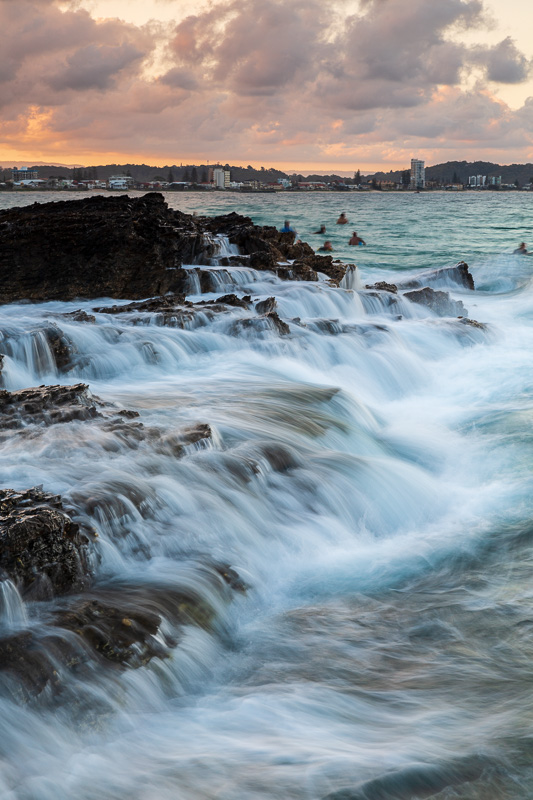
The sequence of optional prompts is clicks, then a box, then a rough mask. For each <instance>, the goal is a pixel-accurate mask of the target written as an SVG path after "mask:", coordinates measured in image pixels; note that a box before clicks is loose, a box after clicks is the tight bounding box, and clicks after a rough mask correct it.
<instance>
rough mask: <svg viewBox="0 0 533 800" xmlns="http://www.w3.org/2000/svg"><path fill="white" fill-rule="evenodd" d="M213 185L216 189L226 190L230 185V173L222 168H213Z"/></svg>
mask: <svg viewBox="0 0 533 800" xmlns="http://www.w3.org/2000/svg"><path fill="white" fill-rule="evenodd" d="M213 183H214V184H215V186H216V187H217V189H227V188H228V187H229V184H230V171H229V169H224V168H223V167H214V168H213Z"/></svg>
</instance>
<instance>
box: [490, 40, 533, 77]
mask: <svg viewBox="0 0 533 800" xmlns="http://www.w3.org/2000/svg"><path fill="white" fill-rule="evenodd" d="M485 62H486V68H487V78H488V80H489V81H494V82H496V83H521V82H522V81H525V80H527V78H528V77H529V75H530V72H531V62H530V61H528V59H527V58H526V57H525V56H524V55H523V53H521V52H520V51H519V50H518V48H517V47H516V45H515V43H514V42H513V40H512V39H511V37H509V36H508V37H507V38H506V39H503V41H501V42H500V43H499V44H497V45H495V46H494V47H491V48H490V49H488V50H487V51H486V54H485Z"/></svg>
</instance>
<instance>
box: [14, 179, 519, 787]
mask: <svg viewBox="0 0 533 800" xmlns="http://www.w3.org/2000/svg"><path fill="white" fill-rule="evenodd" d="M64 197H65V196H64V195H60V196H58V197H57V199H64ZM70 197H71V196H69V199H70ZM36 199H38V200H41V199H42V200H43V201H48V200H50V199H55V198H51V197H50V196H49V195H42V196H41V195H24V196H22V197H20V196H17V197H16V198H15V197H13V196H11V195H9V196H8V195H6V196H0V207H2V205H3V206H4V207H5V205H6V204H13V203H15V201H16V203H17V204H22V203H23V202H24V203H30V202H34V201H35V200H36ZM168 201H169V203H170V204H171V205H172V206H173V207H176V208H179V209H181V210H183V211H187V212H197V213H198V214H208V215H212V214H216V213H227V212H229V211H233V210H234V211H237V212H239V213H245V214H248V215H249V216H251V217H252V219H253V221H254V222H256V223H258V224H274V225H277V226H281V224H282V223H283V220H284V219H285V218H289V219H290V220H291V223H292V224H293V226H294V227H295V228H296V229H297V230H298V232H299V234H300V236H301V238H302V239H304V240H307V241H309V242H310V243H311V244H312V245H313V246H318V245H319V243H320V242H321V241H322V240H323V238H324V237H318V236H314V235H312V234H310V232H312V231H314V230H316V229H318V227H319V225H320V224H325V225H326V226H327V228H328V231H327V238H329V239H330V240H331V241H332V242H333V244H334V246H335V248H336V254H337V255H338V256H339V258H341V259H342V260H344V261H346V262H349V263H357V265H358V269H359V274H360V283H361V286H362V287H364V286H365V285H366V284H369V283H374V282H375V281H376V280H387V281H389V282H394V281H400V280H406V279H408V278H412V277H414V276H415V275H418V274H419V273H420V272H421V271H423V270H426V269H431V270H434V269H440V268H442V267H446V266H449V265H451V264H453V263H455V262H456V261H458V260H464V261H466V262H467V263H468V264H469V265H470V267H471V271H472V274H473V276H474V280H475V283H476V290H475V291H474V292H471V291H469V290H466V289H464V288H462V287H459V286H456V285H455V286H454V285H449V284H448V283H447V282H446V281H445V280H444V279H442V278H439V276H437V277H434V276H433V277H431V278H430V279H429V280H431V281H433V283H432V285H433V286H434V288H435V289H442V290H445V291H449V292H450V294H451V296H452V297H453V298H454V299H456V300H461V301H462V302H463V303H464V305H465V306H466V309H467V313H468V316H469V317H470V318H471V319H475V320H477V321H479V322H480V323H483V324H484V327H477V326H470V325H465V324H463V323H462V322H461V321H460V320H458V319H457V318H456V317H453V316H452V317H437V316H435V315H434V314H433V313H432V312H431V311H430V310H428V309H426V308H424V307H420V306H415V305H414V304H413V303H410V302H409V301H408V300H405V299H401V300H400V301H399V303H400V304H399V305H395V304H393V305H391V304H390V302H389V300H390V296H389V295H387V294H386V293H385V294H381V295H380V294H379V293H378V294H377V296H376V293H372V292H371V291H368V290H365V289H364V288H361V289H358V290H348V289H342V288H334V287H331V286H329V285H328V284H327V283H325V282H320V283H317V284H304V283H298V282H282V281H279V280H278V279H277V278H276V277H275V276H273V275H268V274H261V273H254V271H253V270H246V269H244V268H243V269H235V270H233V271H232V270H229V271H227V272H220V271H217V269H216V265H213V268H214V271H215V272H216V273H217V276H218V278H217V280H218V286H219V291H218V294H223V293H224V292H226V291H232V292H236V293H237V294H251V295H252V296H253V297H254V299H264V298H266V297H269V296H275V297H276V300H277V307H278V313H279V315H280V317H281V318H282V319H283V320H285V321H286V323H287V324H288V325H289V328H290V333H289V335H287V336H283V337H280V336H279V335H278V332H277V331H276V330H274V329H270V328H268V327H262V328H261V327H251V328H250V327H246V326H242V327H240V326H239V321H240V320H242V319H244V318H246V316H247V313H248V312H245V311H244V310H243V309H238V308H237V309H233V310H231V311H229V312H228V314H225V315H220V316H219V317H217V318H216V319H214V320H205V319H204V320H200V321H195V322H194V324H191V325H190V326H189V327H188V328H186V329H183V330H182V329H180V328H175V327H168V326H165V325H162V324H161V320H160V319H158V318H157V316H156V315H150V314H144V315H139V314H138V313H137V314H130V315H126V316H113V315H110V314H106V313H97V314H96V323H95V324H94V325H87V324H84V323H79V322H74V321H72V320H69V319H66V318H65V317H61V316H60V315H61V314H63V313H65V312H67V311H71V310H73V309H75V308H83V309H85V310H87V311H90V312H91V313H94V312H93V309H94V307H95V306H98V305H102V303H100V302H99V301H81V302H78V303H47V304H41V305H35V306H29V305H19V306H15V305H12V306H3V307H1V308H0V332H1V336H2V339H1V342H0V344H1V347H0V352H3V353H4V354H5V356H4V371H3V380H4V385H5V387H6V388H8V389H18V388H22V387H25V386H33V385H39V384H42V383H59V382H61V383H66V382H68V383H76V382H78V381H83V382H85V383H88V384H89V386H90V389H91V391H92V392H93V393H94V394H96V395H98V396H99V397H101V398H103V399H104V400H105V401H107V402H110V403H111V402H112V403H116V404H118V405H119V406H123V407H125V408H128V409H135V410H137V411H138V412H139V414H140V421H141V422H142V423H143V424H144V425H145V427H146V429H148V430H156V431H159V432H160V433H161V435H162V436H170V437H171V436H172V435H174V434H176V433H177V432H179V431H180V430H182V429H183V427H186V426H187V425H191V424H196V423H198V422H201V423H208V424H209V425H210V426H211V428H212V430H213V438H212V440H211V442H210V443H208V445H207V446H205V447H202V448H191V449H190V450H188V451H187V452H186V453H185V455H184V456H183V457H181V458H177V457H176V456H175V454H172V453H171V452H169V451H168V449H167V450H165V449H162V448H161V447H159V446H156V445H155V444H154V442H158V441H159V440H158V439H157V438H156V437H155V436H154V435H152V436H151V437H147V438H146V440H142V439H141V440H140V443H139V444H137V445H135V446H132V444H131V441H128V439H127V437H125V436H124V435H123V434H122V433H114V432H112V431H109V430H105V429H103V428H102V426H100V425H99V423H98V422H97V421H95V422H92V421H85V422H79V421H73V422H70V423H68V424H64V425H52V426H48V427H38V426H33V427H31V428H30V429H27V430H26V431H24V432H23V433H20V434H19V433H13V435H11V436H9V437H7V438H3V439H1V440H0V483H1V485H2V486H7V487H11V488H16V489H23V488H28V487H29V486H34V485H39V484H42V485H43V486H44V488H45V489H46V490H48V491H53V492H58V493H61V494H62V495H63V496H64V497H65V499H66V501H67V502H68V503H69V504H70V506H72V507H74V508H75V509H76V510H77V511H78V513H79V515H80V517H81V518H82V519H84V520H85V521H87V522H89V523H90V524H91V525H93V526H94V527H95V528H96V529H97V531H98V533H99V543H98V545H97V546H96V552H97V556H98V558H97V559H96V560H95V569H96V573H97V586H96V589H95V591H101V592H103V593H105V592H110V591H116V589H117V587H120V590H121V591H125V592H127V591H130V590H131V588H132V587H135V589H136V590H140V596H142V597H144V598H147V599H148V600H149V602H150V608H151V609H152V610H153V609H154V608H156V610H159V612H160V613H161V614H162V616H163V629H164V632H165V633H166V634H168V635H172V634H176V631H173V630H172V625H171V623H170V621H169V620H168V619H165V611H164V604H162V606H161V608H159V609H158V607H157V603H156V600H154V598H155V597H157V596H158V594H157V593H159V596H160V595H161V592H164V591H167V592H170V591H172V590H174V591H177V590H179V589H180V587H183V586H187V587H189V589H191V590H192V589H194V591H195V592H196V593H197V594H198V596H200V597H201V598H202V599H203V600H204V601H205V602H206V603H209V604H211V605H213V606H214V608H215V609H216V611H217V615H218V619H219V623H218V625H217V626H216V627H215V629H209V628H208V629H207V630H205V629H203V628H202V627H198V626H195V625H193V624H191V625H188V626H186V627H185V630H180V631H179V636H178V638H179V642H178V644H177V646H176V647H175V648H174V649H173V653H172V658H170V659H153V660H152V661H151V662H150V664H149V665H148V666H145V667H142V668H139V669H137V670H125V671H121V670H119V669H114V670H109V668H106V666H105V665H104V664H101V665H97V666H96V667H95V666H94V665H92V664H91V662H89V660H88V659H87V663H84V662H83V660H82V663H81V664H80V665H79V667H78V668H77V669H72V667H71V666H70V667H69V666H68V665H65V664H63V663H61V662H60V661H58V663H57V665H56V667H57V685H58V686H59V687H60V688H59V689H58V690H54V691H52V690H51V689H47V690H45V691H44V692H42V693H41V694H39V695H37V696H27V695H25V694H24V692H23V691H22V690H21V687H20V686H17V684H16V681H14V680H13V679H12V678H2V679H1V683H0V711H1V716H0V755H1V757H2V761H1V762H0V795H1V796H2V798H6V800H71V798H80V799H81V800H103V799H105V800H123V799H124V800H125V799H126V798H128V799H130V798H133V800H156V798H157V800H174V798H180V800H198V799H201V800H211V798H217V799H220V800H262V799H263V798H265V799H266V800H275V799H276V800H277V799H278V798H283V799H285V798H294V799H295V800H323V799H325V798H327V799H328V800H412V798H434V799H435V800H458V799H460V800H529V798H532V797H533V788H532V787H533V760H532V742H533V695H532V692H531V687H532V684H533V666H532V664H533V588H532V587H533V526H532V522H531V520H532V514H533V470H532V465H533V453H532V446H533V437H532V435H531V423H532V420H533V379H532V376H533V291H532V287H533V283H532V280H531V278H532V274H533V257H531V258H528V257H522V256H514V255H513V254H512V251H513V250H514V248H515V247H516V246H517V245H518V243H519V242H520V241H522V240H523V241H526V242H527V243H528V244H529V245H530V246H532V247H533V237H532V235H531V218H532V217H531V204H532V203H533V198H531V197H530V196H529V195H527V194H525V193H520V194H519V193H512V194H504V193H485V194H470V193H465V194H450V195H448V194H440V193H439V194H437V193H435V194H420V195H411V194H409V195H405V196H404V195H386V194H383V195H380V194H377V193H375V194H372V195H362V196H361V195H355V196H353V195H351V194H350V195H344V194H342V195H341V194H331V195H329V194H320V195H316V196H310V195H296V196H293V195H290V196H271V195H257V196H252V197H250V196H246V197H242V196H238V195H230V194H228V195H225V194H222V193H220V194H216V195H213V196H211V195H200V194H183V195H177V194H172V195H169V196H168ZM341 211H344V212H346V214H347V216H348V218H349V219H350V224H349V225H347V226H344V228H340V227H339V226H336V225H335V220H336V218H337V217H338V215H339V213H340V212H341ZM354 229H355V230H357V231H358V233H359V235H360V236H362V237H363V238H364V239H365V240H366V241H367V243H368V245H367V247H358V248H357V249H354V248H350V247H348V245H347V239H348V237H349V234H350V233H351V231H352V230H354ZM354 250H355V252H354ZM147 268H149V267H148V265H147ZM212 296H215V294H213V295H212ZM139 316H140V317H141V318H140V319H139ZM51 322H53V324H55V325H57V326H58V327H59V328H60V329H61V331H62V333H63V335H64V336H66V337H67V339H68V340H69V341H70V342H71V344H72V348H73V352H74V354H75V358H74V362H73V367H72V369H71V370H70V372H69V373H68V375H65V374H60V373H59V372H58V370H57V366H56V364H55V361H54V359H53V357H52V355H51V353H50V351H49V348H48V347H47V344H46V338H45V337H44V335H43V331H44V329H45V327H46V326H47V325H50V323H51ZM210 560H215V561H219V562H224V563H229V564H231V565H232V566H233V567H234V568H235V569H236V570H237V571H238V572H239V574H240V575H241V576H242V578H243V579H244V580H245V581H246V583H247V584H248V586H249V588H248V591H247V593H246V594H245V595H242V596H238V597H237V598H235V599H234V600H233V602H232V603H231V604H229V605H226V604H225V603H224V602H222V601H221V599H220V596H219V594H217V592H216V591H215V589H214V588H213V583H212V578H209V573H208V571H207V570H208V566H207V565H208V564H209V561H210ZM0 588H1V589H2V593H1V597H2V603H3V605H2V607H1V609H0V610H1V611H2V618H1V623H2V625H3V626H4V628H5V629H6V630H8V631H10V632H13V631H14V632H20V631H31V632H33V633H34V634H35V635H37V634H38V635H41V634H42V635H44V634H46V632H49V631H50V625H51V622H50V619H51V615H52V614H53V611H54V604H53V602H52V603H50V604H45V605H44V606H43V604H38V603H33V604H31V603H24V602H22V601H21V599H20V597H18V594H17V592H16V589H15V587H13V586H12V585H9V586H8V585H7V583H6V582H5V581H4V582H3V583H1V584H0ZM57 630H58V629H57V628H55V629H54V631H55V632H56V635H57ZM4 633H5V631H4Z"/></svg>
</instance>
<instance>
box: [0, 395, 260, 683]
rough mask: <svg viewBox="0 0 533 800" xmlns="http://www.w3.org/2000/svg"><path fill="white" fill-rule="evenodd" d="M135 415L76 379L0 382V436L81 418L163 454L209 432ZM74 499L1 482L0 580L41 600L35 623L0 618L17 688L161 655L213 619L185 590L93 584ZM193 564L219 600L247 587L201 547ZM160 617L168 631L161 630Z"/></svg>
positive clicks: (3, 656)
mask: <svg viewBox="0 0 533 800" xmlns="http://www.w3.org/2000/svg"><path fill="white" fill-rule="evenodd" d="M138 416H139V415H138V413H137V412H135V411H129V410H127V409H118V408H115V407H113V406H111V405H109V404H105V403H104V402H103V401H102V400H100V399H99V398H98V397H95V396H93V395H92V394H91V393H90V392H89V391H88V387H87V386H86V385H85V384H76V385H74V386H39V387H35V388H30V389H23V390H20V391H16V392H8V391H5V390H4V391H0V431H2V433H1V435H2V436H9V437H13V436H33V435H39V431H40V429H42V428H43V427H44V426H49V425H55V424H67V423H70V424H81V425H84V424H85V423H86V422H90V424H91V425H100V426H102V427H103V428H104V429H105V430H106V431H107V432H108V433H110V434H111V436H112V438H114V439H115V440H116V441H117V442H119V443H120V445H121V446H125V447H129V448H135V447H139V446H141V445H142V443H143V442H145V441H147V442H149V446H150V448H153V449H155V450H156V451H157V452H161V453H163V454H166V455H169V456H170V457H172V458H176V457H179V456H181V455H183V454H185V453H186V452H188V450H190V449H191V448H192V449H197V448H198V447H201V446H203V445H204V443H206V442H209V441H210V439H211V436H212V432H211V428H210V427H209V425H206V424H203V423H198V424H196V425H192V426H189V427H185V428H180V429H177V430H175V431H169V430H159V429H157V428H153V427H147V426H144V425H143V424H142V423H141V422H139V420H138V419H137V418H138ZM113 446H114V445H113ZM74 502H76V501H74ZM76 506H77V507H76V509H73V508H69V507H67V506H66V505H64V503H63V501H62V499H61V497H60V496H58V495H54V494H51V493H49V492H45V491H43V489H42V487H33V488H31V489H28V490H25V491H14V490H12V489H3V490H0V581H8V580H9V581H11V582H12V583H13V584H14V585H15V586H16V587H17V589H18V591H19V592H20V594H21V596H22V597H23V599H24V600H25V601H26V602H29V603H30V607H31V606H32V605H33V604H34V603H36V602H40V603H41V604H42V603H43V601H48V602H46V603H45V606H44V607H45V609H46V610H45V611H44V612H41V615H40V616H42V625H40V627H39V628H38V629H37V628H35V627H34V626H31V627H29V628H27V629H24V630H21V631H19V632H16V631H15V632H13V631H11V632H10V631H9V630H8V629H5V628H4V629H2V628H1V627H0V675H3V676H4V677H5V680H6V681H7V685H8V686H9V687H11V690H12V691H13V692H15V693H19V692H22V696H23V697H26V696H27V695H31V694H39V693H40V692H41V691H43V690H44V689H45V688H46V687H51V688H52V689H53V690H56V689H57V690H59V689H60V688H61V687H62V685H63V682H62V675H63V674H64V673H66V672H68V671H70V670H71V669H76V670H83V669H88V672H87V677H90V674H91V666H90V665H91V664H93V663H94V662H98V663H100V664H102V665H107V666H110V667H114V668H124V667H141V666H143V665H145V664H147V663H148V662H149V661H150V660H151V659H152V658H167V657H169V656H170V655H171V652H172V649H173V648H174V647H175V646H176V645H177V644H178V643H179V639H180V636H181V630H182V629H183V628H184V627H185V626H190V625H195V626H200V627H203V628H205V629H208V630H210V631H211V630H213V631H215V629H216V627H217V617H216V612H215V610H214V609H213V608H211V606H210V605H209V604H207V603H206V601H205V599H204V598H202V597H201V596H200V595H196V594H194V593H191V590H190V589H187V588H184V589H180V588H179V586H170V587H168V586H164V587H158V586H157V585H156V586H146V587H143V588H142V589H141V588H139V587H133V586H122V587H119V588H117V587H116V586H115V587H113V586H103V585H100V584H96V583H95V582H94V566H95V564H96V563H97V562H98V551H97V548H95V543H96V542H97V534H96V533H95V531H93V530H92V529H91V528H89V527H87V526H86V525H82V524H80V523H79V522H77V521H76V519H77V514H78V513H80V512H85V513H86V512H88V511H90V509H89V508H88V506H86V505H84V504H83V503H81V505H80V504H78V503H76ZM78 518H79V517H78ZM198 568H199V569H200V568H201V569H202V570H203V571H204V573H207V575H208V577H209V580H210V581H211V583H212V585H213V587H214V589H215V590H216V592H217V593H218V594H219V595H220V596H221V597H222V598H223V599H225V600H227V601H228V602H230V601H231V599H232V596H233V595H234V593H235V592H243V591H245V590H246V586H245V584H244V583H243V582H242V581H241V579H240V577H239V575H238V574H237V572H235V570H234V569H232V568H231V566H230V565H229V564H223V563H218V562H215V561H213V560H211V559H210V558H209V556H207V555H206V556H205V557H204V558H203V559H202V562H201V565H199V567H198ZM163 619H164V620H165V622H166V625H165V626H164V629H165V630H167V631H168V630H169V626H170V630H171V631H172V635H169V634H168V633H167V634H164V633H163V631H162V630H161V625H162V622H163Z"/></svg>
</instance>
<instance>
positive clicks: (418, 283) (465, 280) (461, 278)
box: [398, 261, 475, 291]
mask: <svg viewBox="0 0 533 800" xmlns="http://www.w3.org/2000/svg"><path fill="white" fill-rule="evenodd" d="M454 285H456V286H462V287H463V288H464V289H470V290H472V291H473V290H474V289H475V286H474V278H473V276H472V273H471V272H470V270H469V269H468V264H466V263H465V262H464V261H460V262H459V263H458V264H455V266H453V267H443V268H442V269H433V270H426V271H424V272H421V273H419V274H418V275H417V276H416V277H415V278H410V279H409V280H406V281H399V282H398V288H400V289H419V288H423V287H424V286H431V287H433V286H454Z"/></svg>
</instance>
